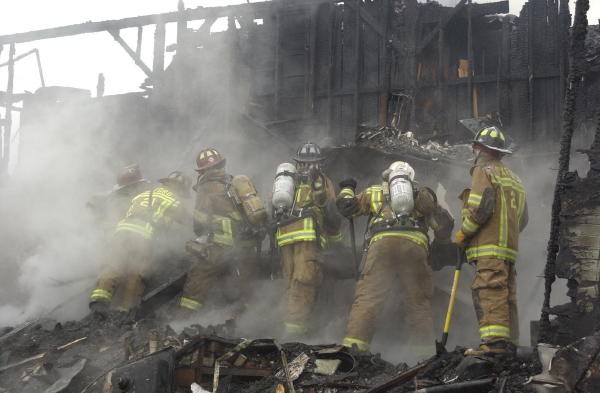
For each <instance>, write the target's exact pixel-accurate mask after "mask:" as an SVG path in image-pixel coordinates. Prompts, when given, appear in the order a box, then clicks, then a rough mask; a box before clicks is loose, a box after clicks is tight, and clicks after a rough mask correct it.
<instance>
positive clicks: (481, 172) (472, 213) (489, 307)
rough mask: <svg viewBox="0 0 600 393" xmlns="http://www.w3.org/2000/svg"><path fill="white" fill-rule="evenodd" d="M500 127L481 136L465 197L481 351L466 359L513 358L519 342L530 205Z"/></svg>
mask: <svg viewBox="0 0 600 393" xmlns="http://www.w3.org/2000/svg"><path fill="white" fill-rule="evenodd" d="M505 144H506V141H505V137H504V135H503V134H502V132H501V131H500V130H499V129H497V128H496V127H488V128H484V129H483V130H481V131H479V132H478V133H477V135H476V136H475V139H474V141H473V152H474V153H475V154H476V159H475V165H474V166H473V167H472V168H471V177H472V185H471V189H470V190H468V189H467V190H465V191H463V193H462V194H461V199H462V200H463V210H462V225H461V228H460V230H459V231H458V232H457V233H456V235H455V241H456V243H457V244H458V245H459V246H462V247H465V248H466V256H467V260H468V261H469V262H470V263H472V264H474V265H475V267H476V275H475V279H474V281H473V284H472V286H471V289H472V294H473V303H474V306H475V312H476V314H477V319H478V320H479V334H480V337H481V345H480V346H479V348H476V349H469V350H467V351H466V352H465V355H498V354H501V355H510V354H514V350H515V346H514V344H513V343H512V342H511V340H513V341H515V342H516V341H517V340H518V337H519V336H518V335H519V325H518V315H517V295H516V271H515V260H516V258H517V250H518V238H519V233H520V232H521V231H522V230H523V229H524V228H525V226H526V225H527V220H528V216H527V202H526V196H525V190H524V188H523V184H522V183H521V180H519V178H518V177H517V175H515V174H514V173H513V172H512V171H511V170H510V169H508V168H507V167H506V166H505V165H504V164H503V163H502V162H501V159H502V157H503V156H504V155H505V154H510V153H511V151H510V150H508V149H506V147H505Z"/></svg>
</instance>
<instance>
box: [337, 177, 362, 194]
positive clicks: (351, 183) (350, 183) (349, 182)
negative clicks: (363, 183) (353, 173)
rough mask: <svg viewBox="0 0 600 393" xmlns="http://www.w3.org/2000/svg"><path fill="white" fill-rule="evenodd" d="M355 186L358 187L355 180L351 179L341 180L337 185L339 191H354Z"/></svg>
mask: <svg viewBox="0 0 600 393" xmlns="http://www.w3.org/2000/svg"><path fill="white" fill-rule="evenodd" d="M357 185H358V182H357V181H356V179H353V178H348V179H346V180H342V181H341V182H340V184H339V186H340V189H343V188H351V189H352V191H355V190H356V186H357Z"/></svg>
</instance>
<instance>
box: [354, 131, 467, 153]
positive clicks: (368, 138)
mask: <svg viewBox="0 0 600 393" xmlns="http://www.w3.org/2000/svg"><path fill="white" fill-rule="evenodd" d="M356 145H357V146H366V147H371V148H375V149H379V150H383V151H386V152H390V153H395V154H402V155H407V156H411V157H415V158H421V159H427V160H434V161H435V160H440V161H461V162H466V161H467V160H469V159H471V158H472V156H473V153H472V149H471V144H470V143H469V144H456V145H450V144H449V143H448V142H447V141H435V140H433V139H428V140H427V141H419V140H418V139H417V138H416V137H415V134H414V133H412V132H410V131H408V132H400V131H398V130H397V129H395V128H391V127H382V128H371V129H366V130H363V131H362V132H361V133H360V134H359V135H358V137H357V138H356Z"/></svg>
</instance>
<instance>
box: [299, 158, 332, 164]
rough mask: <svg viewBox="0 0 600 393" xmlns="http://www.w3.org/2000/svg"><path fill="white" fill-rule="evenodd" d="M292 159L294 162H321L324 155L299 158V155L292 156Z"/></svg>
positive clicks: (323, 159)
mask: <svg viewBox="0 0 600 393" xmlns="http://www.w3.org/2000/svg"><path fill="white" fill-rule="evenodd" d="M293 160H294V161H296V162H305V163H312V162H323V161H325V160H326V158H325V157H321V158H300V157H294V158H293Z"/></svg>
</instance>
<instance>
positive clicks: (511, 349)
mask: <svg viewBox="0 0 600 393" xmlns="http://www.w3.org/2000/svg"><path fill="white" fill-rule="evenodd" d="M516 353H517V347H516V346H515V344H513V343H512V342H510V341H507V340H496V341H489V342H484V343H481V344H480V345H479V348H470V349H467V350H466V351H465V356H499V357H509V358H510V357H515V356H516Z"/></svg>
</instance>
